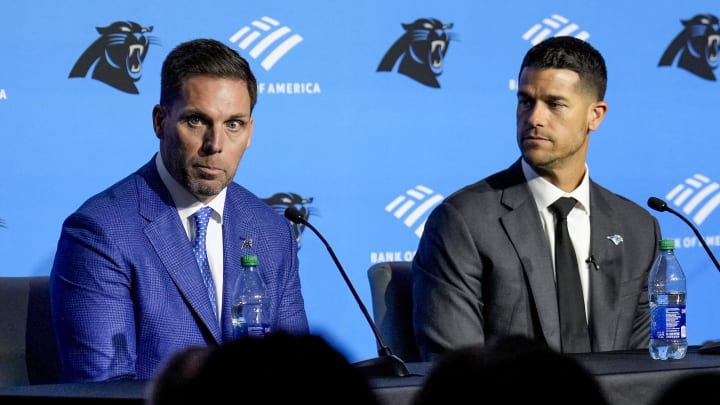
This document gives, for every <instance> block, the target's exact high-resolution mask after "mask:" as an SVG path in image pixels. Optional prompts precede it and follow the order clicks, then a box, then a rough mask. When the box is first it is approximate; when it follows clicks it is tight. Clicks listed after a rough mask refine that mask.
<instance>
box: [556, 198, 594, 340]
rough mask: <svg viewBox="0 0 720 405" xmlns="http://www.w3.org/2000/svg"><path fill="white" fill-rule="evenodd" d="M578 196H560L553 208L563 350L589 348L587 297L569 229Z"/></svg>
mask: <svg viewBox="0 0 720 405" xmlns="http://www.w3.org/2000/svg"><path fill="white" fill-rule="evenodd" d="M576 203H577V200H575V199H574V198H569V197H561V198H559V199H558V200H557V201H555V202H554V203H552V205H550V207H549V208H550V210H551V211H552V212H553V213H554V214H555V219H556V221H557V225H556V227H555V279H556V280H557V295H558V308H559V310H560V339H561V345H562V352H563V353H584V352H589V351H590V338H589V337H588V328H587V320H586V319H585V301H584V300H583V293H582V286H581V285H580V275H579V274H578V265H577V259H576V258H575V249H573V245H572V240H570V233H569V232H568V226H567V216H568V214H569V213H570V210H572V208H573V207H574V206H575V204H576Z"/></svg>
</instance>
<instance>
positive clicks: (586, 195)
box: [521, 159, 590, 215]
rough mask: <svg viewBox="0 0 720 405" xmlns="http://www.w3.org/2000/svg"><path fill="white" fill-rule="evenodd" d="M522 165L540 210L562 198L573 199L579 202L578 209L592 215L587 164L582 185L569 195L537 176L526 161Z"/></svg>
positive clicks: (522, 160)
mask: <svg viewBox="0 0 720 405" xmlns="http://www.w3.org/2000/svg"><path fill="white" fill-rule="evenodd" d="M521 163H522V170H523V174H524V175H525V179H526V180H527V183H528V187H530V192H531V193H532V195H533V198H534V199H535V203H536V204H537V206H538V208H539V209H541V210H542V209H545V208H547V207H548V206H550V204H552V203H554V202H555V200H557V199H558V198H560V197H573V198H575V199H576V200H578V202H579V204H578V205H577V206H576V207H577V208H580V209H582V210H584V211H585V213H586V214H587V215H590V180H589V179H590V170H589V169H588V166H587V164H585V175H584V176H583V179H582V181H581V182H580V185H579V186H578V187H577V188H576V189H575V190H573V191H571V192H569V193H567V192H565V191H563V190H561V189H559V188H557V187H556V186H555V185H554V184H552V183H550V182H549V181H547V180H545V179H544V178H542V177H541V176H540V175H539V174H537V172H536V171H535V170H534V169H533V168H532V167H531V166H530V165H529V164H528V163H527V162H526V161H525V159H521Z"/></svg>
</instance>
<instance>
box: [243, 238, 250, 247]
mask: <svg viewBox="0 0 720 405" xmlns="http://www.w3.org/2000/svg"><path fill="white" fill-rule="evenodd" d="M242 247H243V249H252V239H245V240H244V241H243V244H242Z"/></svg>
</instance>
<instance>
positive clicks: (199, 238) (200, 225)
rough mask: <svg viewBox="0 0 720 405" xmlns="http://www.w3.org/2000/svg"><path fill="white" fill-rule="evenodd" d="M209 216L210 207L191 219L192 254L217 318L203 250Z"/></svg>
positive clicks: (201, 209) (212, 286)
mask: <svg viewBox="0 0 720 405" xmlns="http://www.w3.org/2000/svg"><path fill="white" fill-rule="evenodd" d="M210 215H212V208H210V207H204V208H200V209H199V210H197V212H195V213H194V214H193V219H195V239H193V252H194V253H195V260H197V263H198V266H199V267H200V274H202V277H203V281H204V282H205V288H206V289H207V291H208V296H209V297H210V303H211V304H212V307H213V312H214V313H215V316H217V315H218V310H217V298H216V296H215V283H213V278H212V273H210V262H209V261H208V256H207V250H206V249H205V244H206V242H205V241H206V239H207V238H206V236H207V226H208V222H209V221H210Z"/></svg>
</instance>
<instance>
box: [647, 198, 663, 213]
mask: <svg viewBox="0 0 720 405" xmlns="http://www.w3.org/2000/svg"><path fill="white" fill-rule="evenodd" d="M647 204H648V207H650V208H652V209H654V210H655V211H660V212H663V211H665V210H667V203H665V201H663V200H661V199H659V198H657V197H650V198H648V201H647Z"/></svg>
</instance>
